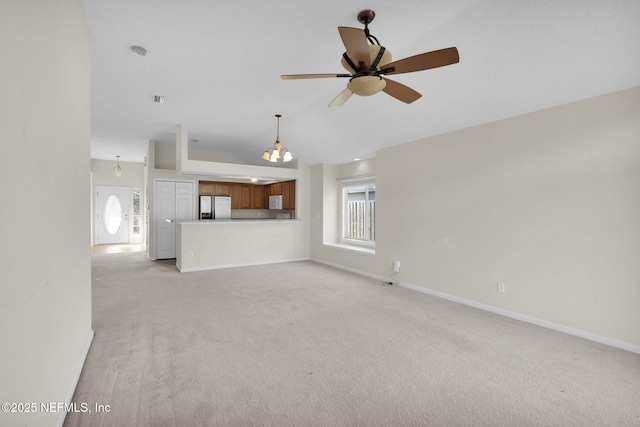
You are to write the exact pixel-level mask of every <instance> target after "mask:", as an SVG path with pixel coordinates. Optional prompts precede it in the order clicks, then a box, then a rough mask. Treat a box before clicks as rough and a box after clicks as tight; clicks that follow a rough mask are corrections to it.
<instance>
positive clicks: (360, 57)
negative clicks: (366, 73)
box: [338, 27, 371, 69]
mask: <svg viewBox="0 0 640 427" xmlns="http://www.w3.org/2000/svg"><path fill="white" fill-rule="evenodd" d="M338 32H339V33H340V37H341V38H342V43H343V44H344V47H345V48H346V49H347V56H348V57H349V58H350V59H351V60H352V61H353V62H354V63H355V64H356V65H359V64H360V62H362V63H364V66H365V68H366V69H369V67H370V66H371V64H370V57H369V43H368V42H367V37H366V36H365V35H364V30H361V29H360V28H351V27H338Z"/></svg>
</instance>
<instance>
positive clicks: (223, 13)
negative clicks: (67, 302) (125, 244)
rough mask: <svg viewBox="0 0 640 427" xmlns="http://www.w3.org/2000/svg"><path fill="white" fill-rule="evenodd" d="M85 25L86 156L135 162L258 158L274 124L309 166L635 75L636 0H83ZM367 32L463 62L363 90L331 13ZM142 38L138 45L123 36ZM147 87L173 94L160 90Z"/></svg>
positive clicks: (602, 89) (629, 80)
mask: <svg viewBox="0 0 640 427" xmlns="http://www.w3.org/2000/svg"><path fill="white" fill-rule="evenodd" d="M84 5H85V11H86V15H87V20H88V25H89V31H90V34H91V39H92V103H91V108H92V111H91V116H92V121H91V157H92V158H94V159H108V160H111V159H115V156H116V155H121V156H122V160H123V161H131V162H142V161H143V158H144V151H145V148H146V144H147V141H148V140H150V139H151V140H155V141H158V143H161V144H165V145H169V144H171V145H173V144H175V135H176V132H177V129H178V125H179V124H185V125H187V126H188V128H189V138H196V139H199V140H200V142H198V143H197V144H192V145H191V147H195V148H198V149H208V150H214V151H218V152H220V153H224V154H225V155H227V156H228V155H231V156H234V157H236V158H237V159H238V160H239V161H242V162H243V163H247V164H258V165H265V163H266V164H268V162H265V161H263V160H261V159H260V156H261V154H262V153H263V151H264V150H265V149H266V148H267V147H268V146H269V145H272V144H273V142H274V140H275V136H276V119H275V117H274V115H275V114H277V113H279V114H282V116H283V117H282V119H281V121H280V139H281V141H282V143H283V145H284V146H286V147H288V148H289V150H290V151H292V153H293V154H294V157H296V158H299V159H301V160H302V161H304V162H305V163H307V164H317V163H334V164H335V163H345V162H348V161H351V160H353V158H355V157H359V158H368V157H372V156H373V155H374V153H375V151H376V150H378V149H380V148H383V147H389V146H393V145H397V144H401V143H405V142H409V141H414V140H417V139H421V138H424V137H427V136H431V135H437V134H441V133H445V132H449V131H453V130H456V129H460V128H465V127H469V126H474V125H478V124H482V123H487V122H491V121H495V120H499V119H503V118H507V117H512V116H516V115H520V114H524V113H528V112H531V111H536V110H540V109H543V108H547V107H551V106H554V105H559V104H564V103H568V102H572V101H576V100H580V99H584V98H589V97H592V96H597V95H601V94H604V93H609V92H614V91H617V90H621V89H626V88H630V87H633V86H638V85H640V54H638V52H639V47H640V46H639V45H640V1H637V0H627V1H624V0H607V1H602V0H573V1H569V0H566V1H558V0H537V1H530V0H527V1H525V0H485V1H473V0H403V1H389V0H387V1H383V0H367V1H363V0H354V1H348V2H346V1H344V0H323V1H322V2H317V1H315V2H309V1H304V0H270V1H262V0H261V1H256V0H246V1H236V2H234V1H219V0H188V1H178V0H135V1H132V0H84ZM364 9H373V10H374V11H375V12H376V18H375V20H374V21H373V23H372V24H370V26H369V27H370V30H371V33H372V34H373V35H375V36H376V37H377V38H378V40H379V41H380V43H381V44H382V45H383V46H385V47H386V48H387V49H388V50H390V51H391V53H392V54H393V59H394V60H398V59H401V58H405V57H408V56H412V55H416V54H419V53H422V52H427V51H432V50H436V49H441V48H446V47H450V46H456V47H457V48H458V51H459V53H460V63H458V64H454V65H451V66H447V67H442V68H438V69H433V70H427V71H421V72H416V73H411V74H402V75H398V76H395V77H394V80H396V81H398V82H400V83H403V84H405V85H407V86H409V87H411V88H413V89H415V90H417V91H418V92H420V93H422V95H423V96H422V98H420V99H419V100H417V101H416V102H414V103H413V104H409V105H407V104H404V103H402V102H400V101H398V100H396V99H395V98H392V97H390V96H388V95H387V94H385V93H379V94H376V95H374V96H371V97H359V96H357V95H354V96H352V97H351V99H350V100H349V101H348V102H347V103H346V104H345V105H343V106H341V107H336V108H331V109H329V108H327V105H328V104H329V102H331V100H332V99H333V98H334V97H335V96H336V95H337V94H338V93H339V92H341V91H342V90H343V89H344V87H345V84H346V82H347V80H346V79H316V80H295V81H284V80H281V79H280V75H281V74H298V73H343V72H344V71H343V69H342V67H341V66H340V59H341V55H342V53H343V52H344V46H343V45H342V42H341V40H340V37H339V35H338V31H337V27H338V26H350V27H356V28H362V25H361V24H360V23H359V22H358V21H357V19H356V15H357V14H358V12H360V11H361V10H364ZM132 45H140V46H143V47H145V48H146V49H147V50H148V54H147V56H146V57H138V56H135V55H133V54H132V53H131V51H130V50H129V48H130V46H132ZM153 95H162V96H165V97H166V101H165V103H164V104H162V105H160V104H155V103H153V102H152V98H153Z"/></svg>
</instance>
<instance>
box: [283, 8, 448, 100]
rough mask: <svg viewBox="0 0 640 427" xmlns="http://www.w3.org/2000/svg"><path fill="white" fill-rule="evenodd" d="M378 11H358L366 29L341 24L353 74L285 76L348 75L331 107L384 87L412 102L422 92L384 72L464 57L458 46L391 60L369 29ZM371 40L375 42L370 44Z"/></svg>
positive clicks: (345, 64)
mask: <svg viewBox="0 0 640 427" xmlns="http://www.w3.org/2000/svg"><path fill="white" fill-rule="evenodd" d="M375 16H376V14H375V13H374V11H373V10H363V11H362V12H360V13H359V14H358V21H359V22H360V23H361V24H364V30H361V29H359V28H351V27H338V32H339V33H340V38H342V43H343V44H344V47H345V48H346V49H347V51H346V52H345V53H343V54H342V66H343V67H344V68H345V69H346V70H347V71H349V73H350V74H285V75H282V76H280V78H282V79H283V80H295V79H321V78H331V77H347V78H349V83H347V88H346V89H345V90H343V91H342V92H340V94H339V95H338V96H336V98H335V99H334V100H333V101H331V103H330V104H329V107H337V106H339V105H342V104H344V103H345V102H347V100H348V99H349V98H350V97H351V95H352V94H354V93H355V94H357V95H360V96H370V95H374V94H376V93H378V92H380V91H384V92H385V93H387V94H388V95H391V96H393V97H394V98H396V99H399V100H400V101H402V102H406V103H407V104H411V103H412V102H413V101H415V100H417V99H418V98H420V97H421V96H422V95H421V94H419V93H418V92H416V91H415V90H413V89H411V88H410V87H407V86H405V85H403V84H401V83H398V82H396V81H393V80H391V79H389V78H387V77H383V75H385V76H386V75H393V74H402V73H412V72H414V71H422V70H428V69H431V68H437V67H444V66H445V65H451V64H455V63H457V62H459V61H460V57H459V56H458V49H456V48H455V47H450V48H447V49H440V50H434V51H432V52H425V53H421V54H419V55H415V56H410V57H408V58H404V59H400V60H399V61H395V62H391V52H389V51H388V50H387V49H385V48H384V47H383V46H381V45H380V43H379V42H378V39H377V38H375V37H374V36H373V35H372V34H371V33H370V32H369V24H370V23H371V21H373V18H375ZM369 43H371V44H369Z"/></svg>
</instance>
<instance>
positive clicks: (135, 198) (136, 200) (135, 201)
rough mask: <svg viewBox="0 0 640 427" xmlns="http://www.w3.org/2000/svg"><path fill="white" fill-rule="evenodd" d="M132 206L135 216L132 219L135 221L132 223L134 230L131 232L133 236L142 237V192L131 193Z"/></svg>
mask: <svg viewBox="0 0 640 427" xmlns="http://www.w3.org/2000/svg"><path fill="white" fill-rule="evenodd" d="M131 202H132V204H131V206H132V207H133V208H132V209H133V212H132V213H133V215H132V216H131V218H132V219H133V222H132V223H131V226H132V230H131V235H133V236H139V235H140V223H141V216H140V190H133V191H132V192H131Z"/></svg>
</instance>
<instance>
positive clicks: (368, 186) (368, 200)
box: [342, 178, 376, 244]
mask: <svg viewBox="0 0 640 427" xmlns="http://www.w3.org/2000/svg"><path fill="white" fill-rule="evenodd" d="M342 197H343V199H342V200H343V203H342V209H343V226H342V239H343V240H345V241H350V242H353V243H369V244H373V243H374V242H375V240H376V184H375V180H374V178H368V179H365V180H354V181H343V183H342ZM354 241H355V242H354Z"/></svg>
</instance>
